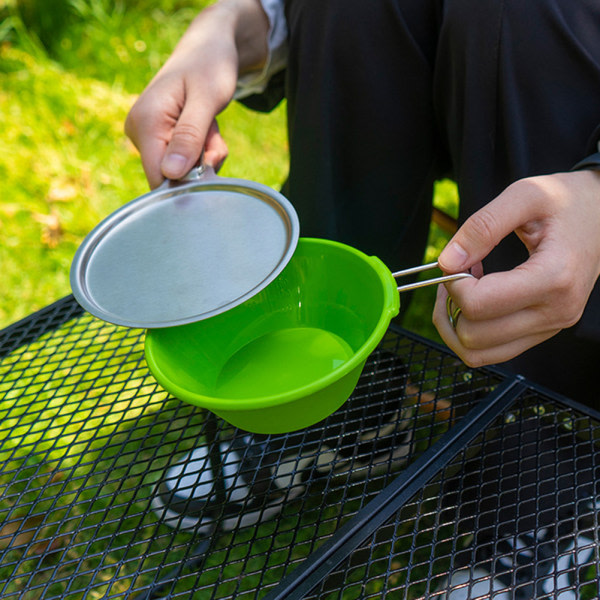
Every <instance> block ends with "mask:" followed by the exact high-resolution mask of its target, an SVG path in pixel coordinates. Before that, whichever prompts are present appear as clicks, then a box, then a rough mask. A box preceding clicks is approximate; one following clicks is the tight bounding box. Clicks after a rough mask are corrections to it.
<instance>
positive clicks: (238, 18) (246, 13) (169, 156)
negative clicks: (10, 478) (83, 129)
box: [125, 0, 269, 188]
mask: <svg viewBox="0 0 600 600" xmlns="http://www.w3.org/2000/svg"><path fill="white" fill-rule="evenodd" d="M268 27H269V24H268V20H267V18H266V15H265V14H264V12H263V11H262V7H261V5H260V2H259V1H258V0H242V1H237V2H236V1H229V0H221V2H218V3H217V4H214V5H211V6H209V7H208V8H206V9H205V10H203V11H202V12H201V13H200V15H199V16H198V17H197V18H196V19H195V20H194V22H193V23H192V24H191V25H190V27H189V29H188V30H187V31H186V33H185V34H184V36H183V37H182V38H181V40H180V42H179V43H178V45H177V47H176V48H175V50H174V51H173V53H172V55H171V56H170V57H169V59H168V60H167V62H166V63H165V65H164V66H163V67H162V69H160V71H159V72H158V73H157V75H156V76H155V77H154V78H153V80H152V81H151V82H150V84H149V85H148V86H147V88H146V89H145V90H144V91H143V93H142V94H141V95H140V97H139V98H138V100H137V101H136V102H135V104H134V105H133V107H132V108H131V110H130V112H129V114H128V116H127V119H126V121H125V133H126V134H127V136H128V137H129V138H130V139H131V140H132V142H133V143H134V145H135V146H136V147H137V148H138V150H139V151H140V155H141V160H142V165H143V167H144V172H145V173H146V177H147V179H148V182H149V184H150V187H152V188H155V187H157V186H158V185H160V184H161V183H162V181H163V179H164V178H165V177H166V178H168V179H179V178H181V177H183V176H184V175H185V174H186V173H187V172H188V171H189V170H190V169H191V168H192V167H193V166H194V165H195V164H197V163H198V161H199V160H200V157H201V155H202V153H203V151H204V155H203V160H204V162H205V163H206V164H208V165H211V166H214V167H215V168H218V167H219V166H220V165H221V164H222V162H223V161H224V160H225V158H226V156H227V146H226V144H225V141H224V140H223V138H222V137H221V135H220V133H219V128H218V126H217V122H216V119H215V117H216V116H217V115H218V114H219V113H220V112H221V111H222V110H223V109H224V108H225V107H226V106H227V105H228V104H229V102H231V99H232V98H233V94H234V92H235V89H236V83H237V79H238V74H239V73H241V72H245V71H248V70H252V69H255V68H258V67H260V65H261V64H262V62H264V60H266V56H267V53H268V49H267V45H266V36H267V33H268Z"/></svg>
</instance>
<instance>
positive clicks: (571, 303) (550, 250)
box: [433, 170, 600, 367]
mask: <svg viewBox="0 0 600 600" xmlns="http://www.w3.org/2000/svg"><path fill="white" fill-rule="evenodd" d="M513 231H514V232H515V233H516V234H517V236H518V237H519V239H520V240H521V241H522V242H523V244H525V246H526V247H527V250H528V251H529V258H528V259H527V260H526V261H525V262H524V263H523V264H521V265H519V266H517V267H516V268H514V269H512V270H511V271H506V272H502V273H490V274H489V275H483V276H481V277H480V278H478V279H477V278H476V279H472V278H465V279H460V280H457V281H453V282H450V283H447V284H445V286H439V288H438V295H437V300H436V304H435V308H434V313H433V322H434V324H435V326H436V328H437V330H438V332H439V333H440V335H441V337H442V339H443V340H444V341H445V342H446V344H447V345H448V346H449V347H450V348H451V349H452V350H453V351H454V352H456V353H457V354H458V356H459V357H460V358H461V359H462V360H463V361H464V362H465V363H466V364H467V365H469V366H471V367H478V366H481V365H486V364H492V363H499V362H504V361H506V360H509V359H511V358H514V357H515V356H517V355H519V354H521V353H522V352H524V351H525V350H527V349H529V348H531V347H532V346H535V345H537V344H539V343H541V342H543V341H544V340H546V339H548V338H550V337H552V336H553V335H555V334H556V333H558V332H559V331H560V330H561V329H564V328H566V327H570V326H572V325H574V324H575V323H576V322H577V321H579V319H580V318H581V315H582V313H583V310H584V308H585V305H586V303H587V300H588V298H589V295H590V293H591V291H592V288H593V287H594V284H595V282H596V280H597V279H598V276H599V275H600V173H599V172H596V171H587V170H586V171H574V172H569V173H557V174H554V175H544V176H539V177H531V178H527V179H521V180H519V181H517V182H515V183H514V184H512V185H510V186H509V187H508V188H506V190H504V191H503V192H502V193H501V194H500V195H499V196H498V197H497V198H495V199H494V200H493V201H492V202H490V203H489V204H487V205H486V206H485V207H483V208H482V209H481V210H479V211H477V212H476V213H475V214H473V215H472V216H471V217H470V218H469V219H468V220H467V221H466V222H465V224H464V225H463V226H462V227H461V228H460V229H459V231H458V232H457V233H456V235H455V236H454V237H453V238H452V240H450V242H449V243H448V245H447V246H446V248H444V250H443V251H442V253H441V255H440V257H439V264H440V267H441V268H442V270H443V271H445V272H448V273H457V272H459V271H465V270H468V269H470V268H474V269H475V270H479V271H481V267H480V261H481V260H482V259H483V258H484V257H485V256H486V255H487V254H488V253H489V252H490V251H491V250H492V249H493V248H494V246H496V245H497V244H498V243H499V242H500V240H502V239H503V238H504V237H506V236H507V235H508V234H510V233H511V232H513ZM474 272H475V271H474ZM479 275H481V272H480V273H479ZM448 294H450V295H451V297H452V300H453V303H454V305H455V306H457V307H460V308H461V310H462V312H461V315H460V317H459V319H458V323H457V325H456V329H455V328H453V327H452V325H451V324H450V322H449V319H448V314H447V310H446V298H447V296H448Z"/></svg>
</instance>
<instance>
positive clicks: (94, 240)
mask: <svg viewBox="0 0 600 600" xmlns="http://www.w3.org/2000/svg"><path fill="white" fill-rule="evenodd" d="M298 236H299V224H298V217H297V215H296V212H295V210H294V208H293V206H292V205H291V204H290V202H289V201H288V200H287V199H286V198H285V197H284V196H282V195H281V194H279V193H277V192H275V191H274V190H272V189H271V188H268V187H266V186H264V185H261V184H258V183H254V182H251V181H245V180H241V179H227V178H223V177H217V176H216V175H215V173H214V171H213V170H212V169H211V168H209V167H201V168H199V169H195V170H194V171H193V172H191V173H190V174H188V175H187V176H186V178H185V180H182V181H180V182H165V183H164V184H163V185H162V186H160V187H159V188H157V189H156V190H154V191H153V192H150V193H148V194H145V195H144V196H141V197H139V198H137V199H135V200H133V201H131V202H129V203H128V204H125V205H124V206H122V207H121V208H120V209H118V210H117V211H115V212H114V213H113V214H112V215H110V216H109V217H107V218H106V219H105V220H104V221H102V222H101V223H100V224H99V225H98V226H97V227H95V228H94V229H93V230H92V231H91V232H90V233H89V235H88V236H87V237H86V238H85V240H84V241H83V243H82V244H81V246H80V247H79V249H78V250H77V252H76V253H75V257H74V259H73V263H72V265H71V288H72V290H73V294H74V296H75V298H76V299H77V301H78V302H79V303H80V304H81V305H82V306H83V308H85V309H86V310H87V311H88V312H90V313H92V314H93V315H94V316H96V317H99V318H101V319H103V320H105V321H108V322H110V323H115V324H117V325H125V326H127V327H141V328H154V327H169V326H173V325H182V324H185V323H190V322H193V321H200V320H202V319H206V318H208V317H212V316H214V315H217V314H219V313H222V312H224V311H226V310H229V309H230V308H233V307H234V306H237V305H238V304H241V303H242V302H244V301H245V300H247V299H248V298H250V297H252V296H253V295H255V294H257V293H258V292H259V291H260V290H262V289H263V288H264V287H266V286H267V285H268V284H269V283H270V282H271V281H273V279H275V277H277V275H278V274H279V273H280V272H281V271H282V269H283V268H284V267H285V265H286V264H287V263H288V262H289V260H290V258H291V257H292V254H293V253H294V250H295V248H296V244H297V242H298Z"/></svg>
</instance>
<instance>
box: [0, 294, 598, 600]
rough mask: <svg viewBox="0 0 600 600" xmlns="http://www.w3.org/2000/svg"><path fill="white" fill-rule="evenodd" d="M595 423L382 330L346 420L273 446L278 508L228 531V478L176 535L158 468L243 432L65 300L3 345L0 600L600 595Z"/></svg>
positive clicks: (13, 331)
mask: <svg viewBox="0 0 600 600" xmlns="http://www.w3.org/2000/svg"><path fill="white" fill-rule="evenodd" d="M599 426H600V415H598V414H595V413H591V412H590V411H589V410H588V409H586V408H583V407H582V406H579V405H577V404H575V403H574V402H572V401H570V400H567V399H564V398H559V397H556V396H553V395H550V394H548V393H547V392H545V391H543V390H542V389H540V388H537V387H535V386H534V385H532V384H530V383H529V382H527V381H526V380H523V379H522V378H518V377H517V378H514V377H509V376H506V375H505V374H504V373H503V372H502V371H500V370H496V369H477V370H469V369H468V368H466V367H465V366H464V365H463V364H462V363H461V362H460V361H459V360H457V359H456V358H455V357H454V356H453V355H452V354H451V353H449V352H447V351H446V350H445V349H443V348H441V347H438V346H437V345H435V344H432V343H430V342H428V341H426V340H424V339H421V338H419V337H418V336H415V335H414V334H410V333H408V332H406V331H403V330H401V329H399V328H396V327H391V328H390V330H389V332H388V334H387V335H386V336H385V338H384V340H383V341H382V342H381V344H380V346H379V348H378V349H377V350H376V352H374V353H373V355H372V356H371V357H370V359H369V361H368V362H367V365H366V367H365V370H364V372H363V375H362V376H361V379H360V381H359V384H358V386H357V388H356V390H355V392H354V394H353V396H352V397H351V398H350V400H349V401H348V402H347V403H346V404H345V405H344V406H343V407H342V408H341V409H340V410H339V411H337V413H335V414H334V415H332V416H331V417H329V418H328V419H327V420H325V421H323V422H322V423H319V424H317V425H316V426H314V427H312V428H309V429H307V430H303V431H301V432H296V433H292V434H288V435H282V436H272V437H266V438H265V437H263V438H261V443H262V444H263V445H264V446H265V447H268V448H269V450H268V451H267V452H266V453H265V455H264V456H263V457H262V458H261V460H262V461H263V463H264V464H263V463H261V465H262V466H265V465H266V466H268V468H269V469H270V471H269V472H273V471H274V470H275V471H277V472H279V471H280V470H281V472H285V473H287V474H288V475H289V477H288V479H289V482H290V485H289V487H287V488H286V490H285V492H284V491H282V490H281V489H279V488H278V489H268V488H269V485H271V484H272V480H269V479H265V480H264V481H262V482H261V481H257V480H256V481H254V483H259V484H261V485H262V489H263V490H264V489H265V487H266V488H267V489H266V492H267V493H266V497H268V498H269V499H270V500H269V501H270V503H271V504H264V505H252V506H250V505H249V506H247V507H242V509H243V510H242V514H252V515H254V516H253V518H245V519H244V518H242V519H236V518H233V519H232V518H231V514H229V513H228V512H227V503H226V498H227V493H225V491H224V488H225V486H224V484H223V481H222V480H221V481H220V486H218V487H217V494H216V497H215V498H214V501H213V503H212V505H211V506H210V507H207V513H206V515H204V516H208V514H209V509H210V516H211V519H210V521H209V520H208V519H205V518H203V515H202V514H201V515H200V517H199V518H198V520H197V523H196V525H193V526H192V527H191V528H184V527H183V525H184V524H183V523H177V522H175V521H174V520H173V519H172V518H171V517H169V516H168V515H167V514H166V513H165V512H164V511H162V512H161V510H158V509H157V506H156V496H157V485H158V483H159V482H160V481H161V480H162V479H163V478H164V475H165V472H166V470H167V469H168V467H169V466H170V465H173V464H175V463H176V461H178V460H181V459H182V458H184V457H186V456H188V454H189V452H190V451H191V450H193V449H194V448H197V447H201V446H202V447H206V448H207V449H208V452H209V455H210V456H211V457H212V460H213V463H212V464H213V468H214V469H215V472H219V470H220V467H221V466H222V465H221V466H220V465H219V464H218V461H219V458H218V457H219V453H218V452H215V450H217V449H218V447H219V445H222V444H224V443H225V444H227V443H230V441H231V440H232V439H236V438H240V436H241V437H242V439H243V436H244V433H243V432H239V431H235V430H233V429H232V428H231V427H230V426H228V425H227V424H225V423H224V422H222V421H221V420H220V419H217V418H215V417H214V416H212V415H211V414H210V413H207V412H205V411H203V410H201V409H198V408H196V407H192V406H190V405H187V404H184V403H182V402H180V401H178V400H177V399H175V398H172V397H170V396H169V395H168V394H167V393H166V392H164V391H163V390H162V389H161V388H160V387H159V386H158V385H157V383H156V382H155V381H154V379H153V378H152V376H151V375H150V373H149V372H148V370H147V367H146V365H145V361H144V356H143V332H142V331H139V330H129V329H123V328H118V327H114V326H111V325H108V324H106V323H103V322H101V321H98V320H96V319H94V318H92V317H91V316H90V315H88V314H87V313H84V312H83V311H82V310H81V308H80V307H79V306H78V305H77V303H76V302H75V301H74V299H73V298H72V297H67V298H65V299H63V300H60V301H59V302H57V303H55V304H53V305H51V306H49V307H47V308H46V309H44V310H42V311H40V312H38V313H36V314H34V315H32V316H30V317H28V318H27V319H24V320H23V321H21V322H19V323H16V324H14V325H12V326H10V327H9V328H7V329H5V330H4V331H2V332H0V465H1V467H0V497H1V501H0V597H1V598H3V599H7V600H8V599H17V598H20V599H27V600H33V599H39V598H43V599H51V598H69V599H71V598H82V599H83V598H86V599H99V598H103V599H104V598H106V599H109V598H123V599H125V598H130V599H142V598H144V599H151V598H173V599H176V598H180V599H181V598H186V599H187V598H194V599H206V600H209V599H210V600H212V599H221V598H223V599H225V598H232V599H233V598H235V599H251V598H252V599H254V598H265V599H267V600H275V599H286V600H288V599H294V598H298V599H299V598H332V599H333V598H340V599H353V598H382V597H388V598H392V599H396V598H411V599H412V598H445V597H446V596H445V595H446V593H447V590H448V589H449V588H453V589H455V590H462V591H461V593H462V594H463V595H462V596H461V597H463V598H475V597H486V598H487V597H490V598H491V597H493V595H491V590H492V587H491V586H492V579H496V580H498V581H502V582H503V585H504V586H506V587H510V588H511V590H512V592H511V594H512V595H511V596H510V597H514V598H516V599H517V600H518V599H520V598H546V597H547V598H560V600H567V599H568V598H571V597H577V598H598V597H599V594H598V584H597V579H598V578H597V572H598V569H597V567H598V562H599V557H598V532H597V519H598V516H597V508H596V506H597V505H596V502H595V499H596V497H597V496H598V494H599V490H598V486H597V485H596V483H595V482H596V481H597V480H599V478H598V477H597V473H596V472H597V470H598V469H599V467H600V456H599V455H598V452H597V445H596V439H597V438H598V436H599V433H598V431H599ZM261 465H259V467H261ZM263 471H264V469H263V468H258V469H257V470H256V473H261V472H263ZM243 477H246V479H247V478H248V473H246V474H243V473H241V474H240V475H239V477H238V476H237V475H236V477H235V479H234V480H233V481H231V479H230V481H229V483H228V486H229V487H228V489H229V493H231V489H233V490H236V489H242V487H243V485H244V482H243V481H242V479H243ZM238 479H239V481H238ZM255 479H256V477H255ZM278 493H279V497H278V496H277V494H278ZM273 498H275V500H273ZM242 502H243V500H242ZM273 506H276V510H273ZM245 509H247V510H245ZM209 522H210V525H208V524H207V523H209ZM484 568H485V569H486V571H483V569H484ZM482 572H483V573H487V575H485V576H483V575H481V573H482ZM465 573H467V575H466V576H465V575H464V574H465ZM490 573H491V574H492V575H493V577H492V576H490ZM461 574H462V575H461ZM475 585H477V586H481V585H483V586H484V587H485V586H487V588H486V589H487V592H486V591H485V590H484V592H482V591H481V589H482V588H481V587H477V588H475V587H473V586H475ZM565 590H574V593H575V594H576V595H575V596H564V594H563V596H561V592H565ZM565 593H566V592H565ZM482 594H483V595H482ZM485 594H487V595H485Z"/></svg>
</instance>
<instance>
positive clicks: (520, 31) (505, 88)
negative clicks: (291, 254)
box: [266, 0, 600, 404]
mask: <svg viewBox="0 0 600 600" xmlns="http://www.w3.org/2000/svg"><path fill="white" fill-rule="evenodd" d="M286 16H287V20H288V26H289V44H290V52H289V63H288V67H287V70H286V73H285V82H284V85H285V95H286V97H287V102H288V119H289V123H288V125H289V139H290V173H289V180H288V182H287V184H286V187H285V190H284V191H285V193H286V194H287V196H288V197H289V198H290V200H291V201H292V202H293V203H294V205H295V207H296V209H297V211H298V214H299V217H300V224H301V232H302V235H306V236H317V237H326V238H330V239H335V240H339V241H342V242H346V243H348V244H350V245H352V246H355V247H356V248H359V249H360V250H362V251H364V252H366V253H368V254H375V255H377V256H379V257H380V258H381V259H382V260H383V261H384V262H385V263H386V264H387V265H388V267H389V268H390V269H391V270H396V269H400V268H403V267H407V266H413V265H416V264H420V263H421V261H422V259H423V255H424V250H425V247H426V241H427V232H428V228H429V222H430V215H431V198H432V186H433V183H434V181H435V180H436V179H439V178H442V177H445V176H449V177H451V178H453V179H454V180H455V181H456V182H457V184H458V189H459V195H460V220H461V222H462V221H463V220H464V219H465V218H466V217H467V216H468V215H470V214H472V213H473V212H474V211H476V210H478V209H479V208H480V207H481V206H483V205H484V204H486V203H487V202H489V201H490V200H492V199H493V198H494V197H495V196H496V195H498V194H499V193H500V192H501V191H502V190H503V189H504V188H506V187H507V186H508V185H509V184H510V183H511V182H513V181H515V180H517V179H521V178H523V177H528V176H533V175H541V174H549V173H555V172H560V171H568V170H570V169H571V168H572V167H573V166H574V165H575V164H576V163H578V162H579V161H581V160H582V159H584V158H585V157H586V156H587V155H590V154H592V153H594V152H596V151H597V148H596V144H597V142H598V140H599V139H600V2H598V0H530V1H524V0H370V1H369V2H364V0H327V1H323V0H288V1H287V2H286ZM281 83H282V80H281V79H277V78H276V79H275V80H274V82H273V88H272V89H271V90H268V91H267V94H266V97H268V95H269V94H270V93H271V94H272V93H275V94H277V93H278V89H279V90H281V89H282V86H281ZM598 201H599V202H600V198H599V199H598ZM525 258H526V250H525V248H524V247H523V246H522V244H521V243H520V242H519V241H518V240H517V238H516V236H514V235H513V236H510V237H509V238H507V239H506V240H505V241H504V242H503V243H502V244H501V245H500V246H499V247H498V248H497V249H496V250H494V251H493V252H492V253H491V255H490V256H489V257H488V259H487V260H486V261H484V265H485V270H486V272H488V271H497V270H506V269H510V268H512V267H514V266H515V265H516V264H519V263H520V262H523V261H524V260H525ZM599 358H600V287H599V285H598V284H597V285H596V289H595V291H594V295H593V297H592V298H591V299H590V302H589V303H588V307H587V309H586V312H585V314H584V317H583V319H582V320H581V322H580V323H579V324H577V325H576V326H575V327H573V328H571V329H570V330H566V331H564V332H561V333H560V334H559V335H557V336H555V337H554V338H553V339H552V340H550V341H549V342H546V343H543V344H541V345H539V346H538V347H536V348H533V349H532V350H530V351H528V352H526V353H524V354H523V355H522V356H520V357H518V358H516V359H514V360H513V361H510V363H508V366H510V368H512V369H514V370H516V371H518V372H521V373H522V374H524V375H525V376H527V377H530V378H532V379H533V380H534V381H537V382H539V383H542V384H545V385H547V386H548V387H550V388H553V389H554V390H556V391H558V392H561V393H564V394H567V395H569V396H571V397H574V398H576V399H577V400H579V401H582V402H587V403H596V404H597V401H596V400H595V398H594V397H593V395H592V392H593V391H594V390H595V385H594V382H595V376H594V368H593V367H594V366H595V365H596V364H597V363H598V359H599Z"/></svg>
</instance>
